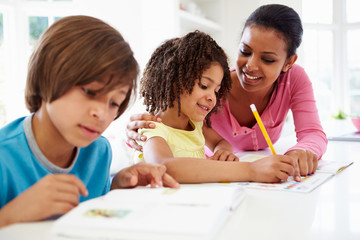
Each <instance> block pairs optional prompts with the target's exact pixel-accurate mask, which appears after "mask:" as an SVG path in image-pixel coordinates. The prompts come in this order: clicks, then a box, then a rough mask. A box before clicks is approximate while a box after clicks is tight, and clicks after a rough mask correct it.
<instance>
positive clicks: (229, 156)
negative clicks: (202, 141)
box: [208, 150, 239, 162]
mask: <svg viewBox="0 0 360 240" xmlns="http://www.w3.org/2000/svg"><path fill="white" fill-rule="evenodd" d="M208 159H210V160H217V161H230V162H235V161H237V162H238V161H239V158H238V157H237V156H236V155H235V154H234V153H233V152H229V151H227V150H217V151H216V152H215V154H214V155H212V156H211V157H209V158H208Z"/></svg>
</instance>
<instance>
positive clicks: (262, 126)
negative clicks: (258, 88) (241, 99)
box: [250, 104, 276, 155]
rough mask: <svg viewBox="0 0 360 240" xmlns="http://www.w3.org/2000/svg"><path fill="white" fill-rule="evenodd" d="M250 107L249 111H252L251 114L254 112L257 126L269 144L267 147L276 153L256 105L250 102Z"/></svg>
mask: <svg viewBox="0 0 360 240" xmlns="http://www.w3.org/2000/svg"><path fill="white" fill-rule="evenodd" d="M250 108H251V111H252V112H253V114H254V116H255V119H256V121H257V123H258V124H259V127H260V129H261V132H262V134H263V135H264V137H265V140H266V142H267V144H268V145H269V147H270V149H271V152H272V153H273V154H274V155H276V152H275V149H274V146H273V145H272V142H271V140H270V137H269V135H268V133H267V131H266V129H265V127H264V124H263V122H262V121H261V118H260V116H259V113H258V111H257V109H256V107H255V104H251V105H250Z"/></svg>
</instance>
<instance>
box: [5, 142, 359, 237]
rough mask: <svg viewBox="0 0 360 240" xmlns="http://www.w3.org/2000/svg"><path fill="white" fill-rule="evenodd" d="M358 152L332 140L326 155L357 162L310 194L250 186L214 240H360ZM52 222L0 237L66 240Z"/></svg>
mask: <svg viewBox="0 0 360 240" xmlns="http://www.w3.org/2000/svg"><path fill="white" fill-rule="evenodd" d="M282 142H283V143H278V144H275V148H276V149H277V151H278V152H279V153H282V152H283V151H284V149H285V148H286V147H287V146H286V145H287V144H292V142H291V141H288V140H287V139H286V137H285V138H283V139H282ZM284 143H286V144H284ZM260 153H261V154H265V155H266V154H271V152H270V151H269V150H264V151H261V152H260ZM359 155H360V142H331V141H330V142H329V145H328V150H327V152H326V154H325V155H324V157H323V158H324V159H326V160H339V161H341V160H346V159H348V160H352V161H353V162H354V164H353V165H351V166H350V167H348V168H347V169H345V170H344V171H342V172H340V173H339V174H338V175H336V176H334V177H332V178H331V179H330V180H328V181H327V182H325V183H324V184H322V185H321V186H320V187H319V188H317V189H315V190H314V191H312V192H311V193H291V192H282V191H270V190H255V189H247V196H246V198H245V199H244V201H243V202H242V203H241V205H240V206H239V208H238V209H237V210H236V211H235V212H234V214H233V215H232V216H231V217H230V219H229V221H228V222H227V223H226V224H225V225H224V227H223V228H222V229H221V231H220V232H219V234H218V235H217V236H216V238H215V239H221V240H223V239H225V240H232V239H246V240H248V239H256V240H257V239H261V240H262V239H286V240H287V239H289V240H297V239H302V240H311V239H313V240H321V239H324V240H325V239H326V240H332V239H333V240H335V239H336V240H339V239H340V240H352V239H354V240H355V239H360V164H359V160H360V159H359ZM51 225H52V221H47V222H38V223H22V224H15V225H11V226H9V227H6V228H3V229H1V230H0V239H1V240H20V239H21V240H25V239H36V240H49V239H50V240H61V239H65V238H62V237H58V236H52V235H51V234H50V228H51ZM67 239H68V238H67Z"/></svg>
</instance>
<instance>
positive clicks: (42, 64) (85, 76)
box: [25, 16, 139, 118]
mask: <svg viewBox="0 0 360 240" xmlns="http://www.w3.org/2000/svg"><path fill="white" fill-rule="evenodd" d="M138 72H139V67H138V63H137V62H136V60H135V58H134V56H133V52H132V50H131V48H130V46H129V44H128V43H127V42H126V41H125V40H124V38H123V37H122V35H121V34H120V33H119V32H118V31H117V30H115V29H114V28H113V27H111V26H109V25H108V24H106V23H104V22H103V21H101V20H99V19H96V18H93V17H89V16H69V17H64V18H62V19H60V20H58V21H57V22H55V23H54V24H53V25H52V26H50V27H49V28H48V29H47V30H46V31H45V32H44V33H43V34H42V35H41V37H40V39H39V40H38V43H37V46H36V48H35V50H34V52H33V54H32V56H31V58H30V61H29V70H28V77H27V82H26V89H25V100H26V105H27V108H28V109H29V110H30V112H36V111H37V110H38V109H39V108H40V106H41V103H42V100H44V101H46V102H52V101H54V100H56V99H58V98H59V97H61V96H63V95H64V94H65V93H66V92H67V91H68V90H70V89H71V88H72V87H74V86H82V85H86V84H89V83H91V82H93V81H98V80H100V79H102V78H103V77H104V76H108V75H110V79H111V80H110V81H109V82H108V83H107V84H106V86H105V87H104V88H103V89H102V90H101V91H102V92H107V91H110V90H111V89H113V88H114V86H117V85H119V84H120V85H129V86H130V88H129V92H128V93H127V96H126V99H125V100H124V102H123V103H122V104H121V106H120V107H119V110H118V114H117V116H116V118H118V117H119V116H120V115H121V114H122V113H123V112H124V111H125V109H126V108H127V106H128V104H129V101H130V98H131V95H132V94H133V93H134V94H135V89H136V78H137V75H138Z"/></svg>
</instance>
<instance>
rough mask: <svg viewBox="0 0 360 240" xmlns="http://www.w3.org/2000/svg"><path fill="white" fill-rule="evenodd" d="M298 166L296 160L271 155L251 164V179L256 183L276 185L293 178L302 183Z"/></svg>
mask: <svg viewBox="0 0 360 240" xmlns="http://www.w3.org/2000/svg"><path fill="white" fill-rule="evenodd" d="M297 169H298V165H297V162H296V161H295V159H294V158H292V157H288V156H284V155H271V156H268V157H264V158H261V159H259V160H256V161H254V162H251V163H250V176H251V177H250V179H251V181H254V182H268V183H275V182H280V181H286V180H287V179H288V177H289V176H293V177H294V180H295V181H298V182H299V181H301V178H300V175H299V172H298V170H297Z"/></svg>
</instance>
